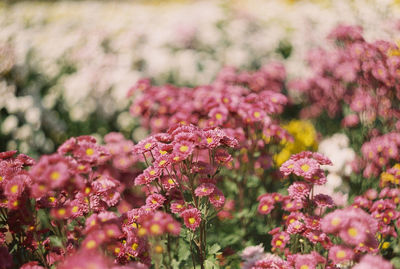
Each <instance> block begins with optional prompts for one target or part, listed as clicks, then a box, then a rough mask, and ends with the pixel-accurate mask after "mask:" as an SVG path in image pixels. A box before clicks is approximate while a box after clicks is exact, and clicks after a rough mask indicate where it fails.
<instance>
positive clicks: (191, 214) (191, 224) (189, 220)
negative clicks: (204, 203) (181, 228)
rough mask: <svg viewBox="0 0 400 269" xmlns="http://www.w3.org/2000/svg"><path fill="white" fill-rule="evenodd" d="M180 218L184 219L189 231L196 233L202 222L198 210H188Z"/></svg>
mask: <svg viewBox="0 0 400 269" xmlns="http://www.w3.org/2000/svg"><path fill="white" fill-rule="evenodd" d="M180 216H181V217H182V218H183V221H184V223H185V225H186V227H188V228H189V229H191V230H193V231H194V230H196V229H197V227H199V225H200V222H201V213H200V210H198V209H197V208H191V209H186V210H184V211H183V212H182V213H180Z"/></svg>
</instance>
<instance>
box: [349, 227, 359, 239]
mask: <svg viewBox="0 0 400 269" xmlns="http://www.w3.org/2000/svg"><path fill="white" fill-rule="evenodd" d="M347 233H348V234H349V235H350V236H351V237H356V236H357V234H358V231H357V229H356V228H354V227H351V228H349V229H348V230H347Z"/></svg>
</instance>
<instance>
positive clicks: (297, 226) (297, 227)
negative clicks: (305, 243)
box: [287, 220, 305, 234]
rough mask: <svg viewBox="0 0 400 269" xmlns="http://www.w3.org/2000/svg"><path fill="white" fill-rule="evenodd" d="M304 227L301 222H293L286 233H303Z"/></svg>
mask: <svg viewBox="0 0 400 269" xmlns="http://www.w3.org/2000/svg"><path fill="white" fill-rule="evenodd" d="M304 229H305V226H304V224H303V223H302V222H300V221H298V220H295V221H294V222H292V223H290V224H289V226H288V228H287V232H288V233H289V234H300V233H302V232H303V231H304Z"/></svg>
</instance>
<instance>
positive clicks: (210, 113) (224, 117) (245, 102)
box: [130, 64, 287, 140]
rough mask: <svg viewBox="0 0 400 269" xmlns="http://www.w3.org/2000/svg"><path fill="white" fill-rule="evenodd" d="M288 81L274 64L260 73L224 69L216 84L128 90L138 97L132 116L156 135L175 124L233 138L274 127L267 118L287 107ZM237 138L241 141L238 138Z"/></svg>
mask: <svg viewBox="0 0 400 269" xmlns="http://www.w3.org/2000/svg"><path fill="white" fill-rule="evenodd" d="M285 76H286V75H285V70H284V68H283V66H282V65H281V64H270V65H267V66H265V67H263V68H262V69H260V70H258V71H256V72H238V71H237V70H235V69H234V68H225V69H223V70H222V71H221V72H220V73H219V74H218V76H217V78H216V80H215V81H214V82H213V83H212V84H210V85H202V86H198V87H196V88H193V89H192V88H185V87H183V88H179V87H175V86H171V85H165V86H154V85H152V84H151V83H150V81H149V80H140V81H139V82H138V83H137V84H136V85H135V86H134V87H133V88H132V89H131V91H130V95H133V94H135V93H137V94H136V98H135V100H134V102H133V104H132V106H131V108H130V111H131V113H132V114H133V115H134V116H141V122H142V125H143V126H146V127H148V128H150V129H151V130H152V131H153V132H160V131H166V130H167V129H168V127H169V126H172V125H174V124H177V123H180V124H185V125H187V124H196V125H198V126H200V127H202V128H205V127H216V126H218V127H224V128H229V129H231V132H233V133H238V132H239V131H240V130H237V128H241V129H242V128H244V126H247V125H249V124H250V125H256V124H259V125H261V128H271V126H273V125H272V124H271V119H270V117H269V115H271V114H279V113H280V112H282V110H283V106H284V105H285V104H286V103H287V98H286V97H285V96H284V95H283V94H281V93H280V91H281V90H282V87H283V82H284V79H285ZM139 92H140V94H139ZM236 136H237V138H238V139H239V138H241V137H240V133H238V134H237V135H236ZM241 140H243V139H241Z"/></svg>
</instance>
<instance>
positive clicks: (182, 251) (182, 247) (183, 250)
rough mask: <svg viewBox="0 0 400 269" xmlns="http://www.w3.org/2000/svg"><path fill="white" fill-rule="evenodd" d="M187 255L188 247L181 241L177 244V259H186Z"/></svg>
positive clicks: (188, 252) (188, 253)
mask: <svg viewBox="0 0 400 269" xmlns="http://www.w3.org/2000/svg"><path fill="white" fill-rule="evenodd" d="M189 255H190V247H189V246H188V245H187V244H186V243H184V242H182V241H181V242H180V244H179V252H178V258H179V261H186V260H187V259H188V258H189Z"/></svg>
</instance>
